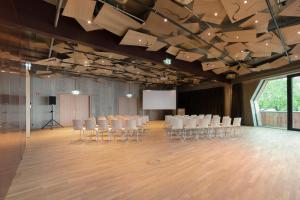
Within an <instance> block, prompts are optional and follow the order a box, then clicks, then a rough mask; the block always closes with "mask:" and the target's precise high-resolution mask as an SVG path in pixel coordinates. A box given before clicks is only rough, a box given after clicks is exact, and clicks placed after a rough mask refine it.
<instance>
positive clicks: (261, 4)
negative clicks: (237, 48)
mask: <svg viewBox="0 0 300 200" xmlns="http://www.w3.org/2000/svg"><path fill="white" fill-rule="evenodd" d="M221 2H222V4H223V6H224V8H225V11H226V13H227V16H228V17H229V19H230V21H231V22H232V23H234V22H237V21H239V20H241V19H245V18H246V17H249V16H251V15H253V14H255V13H257V12H259V11H262V10H264V9H267V4H266V2H265V1H264V0H247V1H245V0H221Z"/></svg>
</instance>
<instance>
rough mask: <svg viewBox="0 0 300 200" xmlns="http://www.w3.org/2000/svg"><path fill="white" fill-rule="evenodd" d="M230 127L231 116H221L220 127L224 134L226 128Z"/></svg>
mask: <svg viewBox="0 0 300 200" xmlns="http://www.w3.org/2000/svg"><path fill="white" fill-rule="evenodd" d="M230 128H231V118H230V117H229V116H225V117H223V118H222V129H223V132H224V136H226V135H227V132H228V130H229V129H230Z"/></svg>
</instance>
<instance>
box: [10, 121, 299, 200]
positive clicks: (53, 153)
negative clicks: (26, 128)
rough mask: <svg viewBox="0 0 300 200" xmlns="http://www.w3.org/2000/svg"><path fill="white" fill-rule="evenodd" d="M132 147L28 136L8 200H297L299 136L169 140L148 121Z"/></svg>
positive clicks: (275, 133)
mask: <svg viewBox="0 0 300 200" xmlns="http://www.w3.org/2000/svg"><path fill="white" fill-rule="evenodd" d="M149 127H150V129H149V130H148V131H147V135H146V136H145V137H144V138H143V140H142V141H141V142H139V143H136V142H134V141H130V142H128V143H122V142H113V143H111V144H107V143H105V144H101V143H98V144H97V143H96V142H95V141H85V142H82V141H78V140H77V139H78V137H77V138H74V140H75V141H73V142H70V134H71V130H70V129H68V128H64V129H58V130H53V131H39V132H34V133H33V136H32V137H31V138H30V139H29V140H28V143H27V148H26V151H25V155H24V159H23V160H22V162H21V165H20V166H19V169H18V172H17V175H16V177H15V179H14V181H13V183H12V186H11V187H10V189H9V192H8V195H7V200H12V199H20V200H27V199H28V200H43V199H47V200H52V199H53V200H61V199H70V200H71V199H72V200H77V199H78V200H79V199H84V200H86V199H97V200H98V199H99V200H106V199H121V200H125V199H137V200H150V199H151V200H173V199H176V200H177V199H180V200H181V199H195V200H202V199H205V200H210V199H215V200H224V199H226V200H227V199H230V200H244V199H249V200H250V199H251V200H269V199H276V200H279V199H280V200H284V199H290V200H297V199H300V133H298V132H291V131H284V130H276V129H267V128H245V129H244V130H243V136H242V137H239V138H225V139H202V140H200V141H188V142H180V141H177V142H169V141H168V139H167V137H166V135H165V130H164V129H163V128H162V127H163V124H162V122H152V123H151V124H150V125H149Z"/></svg>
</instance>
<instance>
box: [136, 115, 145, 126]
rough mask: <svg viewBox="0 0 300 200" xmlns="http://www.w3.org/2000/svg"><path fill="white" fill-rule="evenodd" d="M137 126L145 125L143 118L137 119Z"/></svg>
mask: <svg viewBox="0 0 300 200" xmlns="http://www.w3.org/2000/svg"><path fill="white" fill-rule="evenodd" d="M136 125H137V126H142V125H143V119H142V118H141V117H137V118H136Z"/></svg>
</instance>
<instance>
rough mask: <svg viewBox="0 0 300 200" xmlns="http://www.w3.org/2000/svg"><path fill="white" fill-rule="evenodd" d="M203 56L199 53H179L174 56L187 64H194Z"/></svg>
mask: <svg viewBox="0 0 300 200" xmlns="http://www.w3.org/2000/svg"><path fill="white" fill-rule="evenodd" d="M203 56H204V55H202V54H199V53H193V52H188V51H179V53H178V54H177V56H176V59H179V60H184V61H188V62H194V61H196V60H198V59H200V58H202V57H203Z"/></svg>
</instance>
